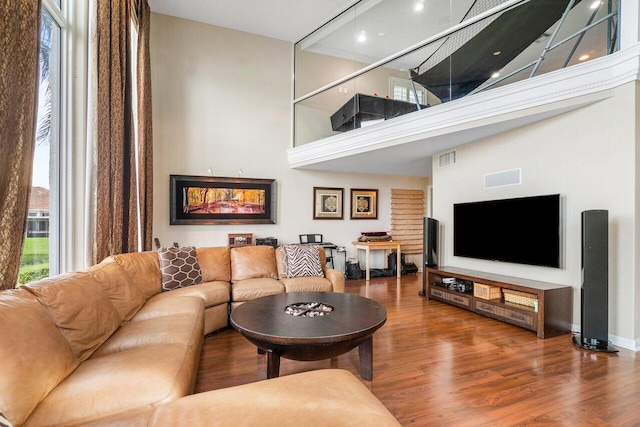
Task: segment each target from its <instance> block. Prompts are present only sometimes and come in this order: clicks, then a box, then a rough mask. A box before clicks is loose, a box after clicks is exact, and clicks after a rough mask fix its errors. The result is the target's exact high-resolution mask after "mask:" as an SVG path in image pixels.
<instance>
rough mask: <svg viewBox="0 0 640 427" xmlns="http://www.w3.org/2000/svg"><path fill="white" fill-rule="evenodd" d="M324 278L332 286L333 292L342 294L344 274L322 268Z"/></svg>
mask: <svg viewBox="0 0 640 427" xmlns="http://www.w3.org/2000/svg"><path fill="white" fill-rule="evenodd" d="M323 271H324V277H326V278H327V279H328V280H329V281H330V282H331V284H332V285H333V292H344V274H343V273H342V272H341V271H338V270H334V269H333V268H326V267H325V268H323Z"/></svg>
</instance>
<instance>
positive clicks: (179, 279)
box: [158, 246, 202, 291]
mask: <svg viewBox="0 0 640 427" xmlns="http://www.w3.org/2000/svg"><path fill="white" fill-rule="evenodd" d="M158 258H159V260H160V273H161V275H162V290H163V291H170V290H173V289H178V288H183V287H185V286H191V285H197V284H198V283H201V282H202V270H201V269H200V264H199V263H198V255H197V253H196V248H195V246H187V247H184V248H160V249H158Z"/></svg>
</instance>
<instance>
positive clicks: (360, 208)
mask: <svg viewBox="0 0 640 427" xmlns="http://www.w3.org/2000/svg"><path fill="white" fill-rule="evenodd" d="M351 219H378V190H363V189H359V188H352V189H351Z"/></svg>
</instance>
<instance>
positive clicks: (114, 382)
mask: <svg viewBox="0 0 640 427" xmlns="http://www.w3.org/2000/svg"><path fill="white" fill-rule="evenodd" d="M201 348H202V346H201V345H198V346H190V345H188V344H161V345H149V346H141V347H138V348H135V349H131V350H127V351H121V352H117V353H113V354H110V355H107V356H103V357H96V358H91V359H88V360H86V361H84V362H83V363H81V364H80V366H78V368H77V369H76V370H75V371H74V372H73V374H72V375H69V376H68V377H67V378H66V379H65V380H64V381H62V382H61V383H60V384H59V385H58V387H56V388H55V389H53V390H52V391H51V393H49V396H47V398H46V399H45V400H43V401H42V402H41V403H40V405H39V406H38V407H37V408H36V409H35V411H34V412H33V413H32V414H31V416H30V417H29V418H28V419H27V422H26V423H25V424H24V427H30V426H72V425H81V424H84V423H91V422H103V423H104V424H106V425H109V424H110V423H109V422H108V421H109V420H110V419H117V418H120V417H122V416H123V415H129V416H132V417H133V416H136V415H137V414H138V413H143V412H145V411H147V410H148V409H149V408H153V407H156V406H158V405H162V404H164V403H167V402H171V401H174V400H176V399H178V398H180V397H182V396H186V395H187V394H190V393H192V392H193V388H194V385H195V379H196V372H197V365H198V362H199V360H200V350H201ZM177 425H183V424H177Z"/></svg>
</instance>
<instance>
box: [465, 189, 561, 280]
mask: <svg viewBox="0 0 640 427" xmlns="http://www.w3.org/2000/svg"><path fill="white" fill-rule="evenodd" d="M453 254H454V255H455V256H461V257H468V258H478V259H486V260H492V261H504V262H511V263H518V264H529V265H537V266H545V267H556V268H559V267H560V195H559V194H551V195H545V196H534V197H522V198H517V199H503V200H489V201H482V202H472V203H459V204H455V205H453Z"/></svg>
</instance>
